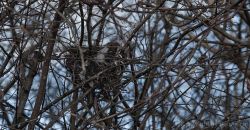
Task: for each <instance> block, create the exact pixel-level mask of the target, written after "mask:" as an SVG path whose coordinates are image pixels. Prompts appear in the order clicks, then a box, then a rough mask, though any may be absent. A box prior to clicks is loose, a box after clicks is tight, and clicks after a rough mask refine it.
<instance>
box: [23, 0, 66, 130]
mask: <svg viewBox="0 0 250 130" xmlns="http://www.w3.org/2000/svg"><path fill="white" fill-rule="evenodd" d="M66 3H67V1H66V0H61V1H60V2H59V6H58V11H59V12H60V13H62V12H63V11H64V9H65V7H66ZM61 22H62V17H61V16H60V15H59V14H58V13H57V12H56V14H55V17H54V20H53V23H52V24H51V26H50V27H51V28H50V31H51V32H50V33H51V34H50V37H49V41H48V48H47V51H46V54H45V61H44V67H43V68H42V75H41V80H40V86H39V90H38V96H37V98H36V103H35V106H34V109H33V112H32V115H31V122H30V123H29V128H28V129H29V130H33V129H34V127H35V121H36V120H35V119H37V116H38V115H39V111H40V107H41V104H42V102H43V99H44V95H45V90H46V83H47V77H48V72H49V64H50V61H51V55H52V52H53V48H54V45H55V39H56V36H57V32H58V29H59V26H60V23H61Z"/></svg>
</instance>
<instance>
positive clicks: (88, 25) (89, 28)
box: [87, 5, 93, 50]
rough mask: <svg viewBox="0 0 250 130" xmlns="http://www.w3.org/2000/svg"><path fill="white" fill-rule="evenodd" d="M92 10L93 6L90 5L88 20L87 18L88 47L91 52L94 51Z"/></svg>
mask: <svg viewBox="0 0 250 130" xmlns="http://www.w3.org/2000/svg"><path fill="white" fill-rule="evenodd" d="M92 9H93V6H92V5H90V6H89V8H88V18H87V35H88V45H89V49H90V50H92V26H91V17H92Z"/></svg>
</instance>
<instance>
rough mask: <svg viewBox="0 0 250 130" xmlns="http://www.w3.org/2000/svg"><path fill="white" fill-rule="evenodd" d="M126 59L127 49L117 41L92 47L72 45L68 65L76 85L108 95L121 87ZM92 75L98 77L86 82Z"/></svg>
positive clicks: (67, 56)
mask: <svg viewBox="0 0 250 130" xmlns="http://www.w3.org/2000/svg"><path fill="white" fill-rule="evenodd" d="M125 59H126V56H125V50H124V49H123V48H122V47H121V46H120V44H119V43H117V42H110V43H108V44H107V45H106V46H103V47H95V48H92V49H89V48H88V47H83V48H78V47H72V48H69V49H68V55H66V67H67V69H68V70H69V71H70V73H71V76H72V80H73V83H74V84H75V85H82V86H83V89H85V90H88V89H90V88H94V90H93V92H98V93H99V95H100V94H101V95H106V96H108V95H110V94H111V92H114V91H117V90H119V89H120V88H121V85H120V84H121V80H122V74H123V72H124V69H125V67H126V66H125V65H124V60H125ZM92 77H96V78H94V79H93V80H91V81H89V82H88V83H85V82H86V81H88V80H89V79H90V78H92Z"/></svg>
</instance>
